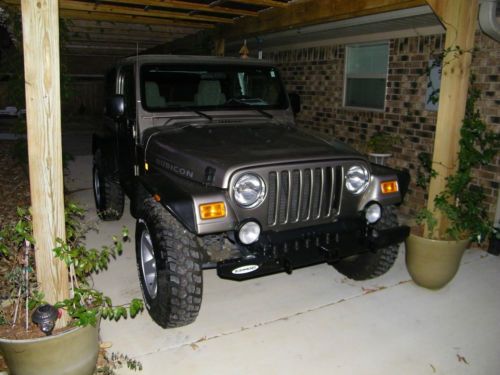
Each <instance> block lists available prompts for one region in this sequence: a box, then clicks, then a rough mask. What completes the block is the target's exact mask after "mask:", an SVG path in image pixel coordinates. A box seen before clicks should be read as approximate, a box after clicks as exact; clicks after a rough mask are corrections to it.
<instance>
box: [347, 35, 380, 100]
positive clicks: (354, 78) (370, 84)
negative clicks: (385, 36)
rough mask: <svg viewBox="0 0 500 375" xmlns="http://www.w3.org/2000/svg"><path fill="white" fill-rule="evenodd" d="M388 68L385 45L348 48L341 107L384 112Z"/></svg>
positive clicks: (364, 45)
mask: <svg viewBox="0 0 500 375" xmlns="http://www.w3.org/2000/svg"><path fill="white" fill-rule="evenodd" d="M388 65H389V45H388V44H387V43H377V44H358V45H351V46H347V47H346V59H345V89H344V105H345V106H346V107H359V108H367V109H384V103H385V89H386V85H387V69H388Z"/></svg>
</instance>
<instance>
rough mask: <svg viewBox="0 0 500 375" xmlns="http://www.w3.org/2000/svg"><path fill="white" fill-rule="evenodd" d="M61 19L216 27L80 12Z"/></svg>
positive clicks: (68, 12)
mask: <svg viewBox="0 0 500 375" xmlns="http://www.w3.org/2000/svg"><path fill="white" fill-rule="evenodd" d="M59 15H60V17H61V18H64V19H73V20H92V21H109V22H119V23H132V24H141V25H162V26H176V27H187V28H191V29H213V28H215V26H214V25H213V24H209V23H195V22H185V21H178V20H170V19H165V18H155V17H140V16H132V15H126V14H110V13H101V12H87V11H78V10H61V11H60V13H59Z"/></svg>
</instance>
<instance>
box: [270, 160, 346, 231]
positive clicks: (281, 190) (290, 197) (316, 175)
mask: <svg viewBox="0 0 500 375" xmlns="http://www.w3.org/2000/svg"><path fill="white" fill-rule="evenodd" d="M341 190H342V167H341V166H327V167H323V168H302V169H286V170H277V171H272V172H269V192H268V211H267V223H268V225H269V226H278V225H283V224H289V223H297V222H307V221H313V220H322V219H326V218H329V217H331V216H336V215H337V214H338V212H339V206H340V195H341Z"/></svg>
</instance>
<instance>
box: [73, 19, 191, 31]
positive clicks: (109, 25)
mask: <svg viewBox="0 0 500 375" xmlns="http://www.w3.org/2000/svg"><path fill="white" fill-rule="evenodd" d="M66 26H67V27H69V28H70V29H71V30H73V29H74V28H82V29H83V28H86V29H89V30H90V29H94V30H97V29H103V30H116V31H120V30H127V31H129V32H135V31H139V32H154V33H158V34H179V33H181V34H189V33H192V32H196V31H198V30H197V29H190V28H187V27H182V28H180V27H172V26H169V25H166V26H162V25H144V24H131V23H121V22H109V21H89V20H75V19H73V20H67V21H66Z"/></svg>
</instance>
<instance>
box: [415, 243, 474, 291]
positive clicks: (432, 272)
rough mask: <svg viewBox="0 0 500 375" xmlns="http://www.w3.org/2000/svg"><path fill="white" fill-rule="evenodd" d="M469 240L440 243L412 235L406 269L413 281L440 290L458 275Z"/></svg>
mask: <svg viewBox="0 0 500 375" xmlns="http://www.w3.org/2000/svg"><path fill="white" fill-rule="evenodd" d="M468 245H469V240H462V241H439V240H431V239H428V238H424V237H419V236H415V235H414V234H410V236H409V237H408V238H407V239H406V267H407V268H408V272H409V273H410V275H411V277H412V279H413V281H414V282H415V283H416V284H418V285H420V286H423V287H424V288H428V289H440V288H442V287H444V286H445V285H446V284H448V283H449V282H450V281H451V280H452V279H453V278H454V277H455V275H456V274H457V271H458V268H459V267H460V261H461V259H462V255H463V254H464V251H465V249H467V247H468Z"/></svg>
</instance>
